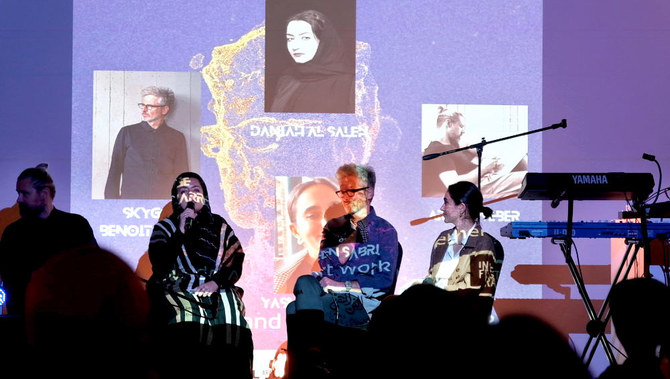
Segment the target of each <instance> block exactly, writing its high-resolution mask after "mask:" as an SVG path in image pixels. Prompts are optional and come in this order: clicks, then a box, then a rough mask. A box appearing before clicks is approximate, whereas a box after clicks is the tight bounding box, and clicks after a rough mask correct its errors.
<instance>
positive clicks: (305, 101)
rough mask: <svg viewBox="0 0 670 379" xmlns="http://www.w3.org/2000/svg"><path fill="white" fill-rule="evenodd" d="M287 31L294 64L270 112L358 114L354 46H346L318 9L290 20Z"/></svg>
mask: <svg viewBox="0 0 670 379" xmlns="http://www.w3.org/2000/svg"><path fill="white" fill-rule="evenodd" d="M284 30H285V33H286V52H287V53H288V55H289V56H290V59H289V61H290V63H289V65H288V67H287V68H286V69H285V70H284V71H283V72H282V73H281V75H280V77H279V79H278V81H277V84H276V87H275V88H274V90H273V91H271V92H270V94H269V95H270V97H271V98H269V99H266V110H267V111H269V112H300V113H354V103H355V97H354V88H355V79H356V68H355V48H354V46H353V44H352V46H345V43H343V41H342V39H341V38H340V37H339V35H338V32H337V30H336V29H335V27H334V25H333V23H332V22H331V21H330V20H329V19H328V18H327V17H326V15H325V14H323V13H322V12H319V11H316V10H311V9H310V10H305V11H301V12H299V13H296V14H294V15H293V16H291V17H289V18H288V19H287V20H286V23H285V29H284ZM267 107H269V109H268V108H267Z"/></svg>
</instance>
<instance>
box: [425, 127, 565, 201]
mask: <svg viewBox="0 0 670 379" xmlns="http://www.w3.org/2000/svg"><path fill="white" fill-rule="evenodd" d="M567 126H568V123H567V121H566V120H565V119H563V120H561V122H559V123H558V124H553V125H549V126H547V127H544V128H541V129H536V130H531V131H528V132H524V133H519V134H515V135H511V136H507V137H502V138H498V139H495V140H493V141H486V139H485V138H484V137H482V142H479V143H475V144H472V145H470V146H465V147H458V148H456V149H451V150H447V151H443V152H441V153H434V154H426V155H424V156H423V157H422V158H423V160H424V161H427V160H430V159H435V158H437V157H441V156H443V155H447V154H452V153H457V152H459V151H463V150H468V149H477V159H478V161H477V188H479V189H480V190H481V188H482V152H483V150H484V146H486V145H488V144H489V143H495V142H500V141H504V140H508V139H510V138H516V137H521V136H525V135H528V134H532V133H537V132H543V131H545V130H548V129H557V128H566V127H567Z"/></svg>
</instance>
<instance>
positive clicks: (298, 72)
mask: <svg viewBox="0 0 670 379" xmlns="http://www.w3.org/2000/svg"><path fill="white" fill-rule="evenodd" d="M306 12H313V13H315V14H316V15H317V17H318V19H319V21H321V22H320V24H321V25H323V30H322V31H321V32H320V33H319V36H317V38H319V47H318V49H317V51H316V54H315V55H314V58H312V60H310V61H309V62H305V63H295V62H294V64H292V65H291V66H290V67H289V68H288V70H287V74H289V75H292V76H293V77H295V78H299V79H300V80H301V81H305V82H307V81H312V80H320V79H323V78H324V77H327V76H333V75H341V74H354V73H355V65H354V64H353V62H351V61H350V58H349V57H347V50H346V49H345V47H344V44H343V43H342V40H341V39H340V37H339V35H338V34H337V31H336V30H335V28H334V27H333V23H332V22H331V21H330V20H329V19H328V18H327V17H326V16H325V15H323V14H322V13H320V12H317V11H313V10H310V11H306ZM298 15H299V14H298ZM298 15H295V16H293V17H291V18H290V20H302V21H307V20H303V19H302V18H300V17H297V18H296V16H298ZM307 22H309V21H307ZM287 24H288V23H287ZM313 32H314V33H315V35H316V31H314V30H313ZM291 60H293V58H291Z"/></svg>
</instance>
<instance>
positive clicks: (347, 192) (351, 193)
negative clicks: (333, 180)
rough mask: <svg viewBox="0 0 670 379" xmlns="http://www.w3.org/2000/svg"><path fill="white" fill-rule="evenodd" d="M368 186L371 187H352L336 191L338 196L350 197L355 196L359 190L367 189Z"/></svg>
mask: <svg viewBox="0 0 670 379" xmlns="http://www.w3.org/2000/svg"><path fill="white" fill-rule="evenodd" d="M368 188H370V187H361V188H356V189H350V190H344V191H335V193H336V194H337V196H339V197H344V196H345V195H346V196H348V197H352V196H354V195H355V194H356V192H358V191H363V190H366V189H368Z"/></svg>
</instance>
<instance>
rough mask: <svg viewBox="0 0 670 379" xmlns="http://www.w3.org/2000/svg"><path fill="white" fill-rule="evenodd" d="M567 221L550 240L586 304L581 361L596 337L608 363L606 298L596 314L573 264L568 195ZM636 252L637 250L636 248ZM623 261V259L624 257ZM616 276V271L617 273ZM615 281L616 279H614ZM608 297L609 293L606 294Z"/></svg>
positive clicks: (587, 363) (612, 358)
mask: <svg viewBox="0 0 670 379" xmlns="http://www.w3.org/2000/svg"><path fill="white" fill-rule="evenodd" d="M567 200H568V222H567V230H566V234H565V237H562V238H557V237H555V238H552V240H551V242H552V243H554V244H558V245H560V247H561V251H562V252H563V255H564V257H565V263H567V265H568V268H569V269H570V274H571V275H572V278H573V279H574V281H575V284H576V285H577V290H578V291H579V294H580V295H581V297H582V300H583V301H584V305H585V306H586V313H587V314H588V316H589V319H590V320H591V321H589V323H588V324H587V326H586V331H587V332H588V334H589V336H590V337H589V341H588V343H587V345H586V348H585V349H584V352H583V353H582V362H584V357H585V356H586V353H587V351H588V349H589V345H590V344H591V341H592V339H593V338H597V340H598V341H600V342H602V344H603V349H605V354H606V355H607V359H608V360H609V362H610V364H612V363H615V359H614V354H613V353H612V348H611V347H610V344H609V343H608V341H607V338H606V337H605V325H606V323H604V322H602V321H601V319H602V314H603V310H604V309H605V307H606V305H607V299H606V300H605V303H603V306H602V308H601V310H600V313H599V314H596V310H595V308H594V306H593V302H591V299H590V297H589V294H588V292H587V291H586V286H585V285H584V279H583V278H582V276H581V274H580V273H579V270H578V269H577V265H576V264H575V261H574V260H573V259H572V243H573V242H572V215H573V203H574V200H573V199H572V198H571V197H568V199H567ZM636 252H637V250H636ZM624 261H625V259H624ZM619 271H621V267H620V268H619ZM617 276H618V273H617ZM615 283H616V281H615ZM607 297H608V298H609V293H608V295H607ZM597 346H598V345H597V343H596V344H595V345H594V348H593V350H594V351H595V348H596V347H597ZM592 357H593V353H591V355H590V357H589V359H588V361H587V362H585V364H586V366H587V367H588V366H589V364H590V361H591V358H592Z"/></svg>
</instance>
